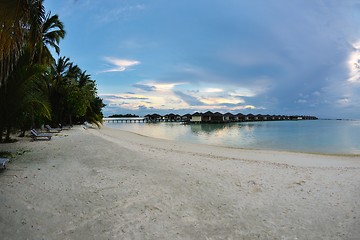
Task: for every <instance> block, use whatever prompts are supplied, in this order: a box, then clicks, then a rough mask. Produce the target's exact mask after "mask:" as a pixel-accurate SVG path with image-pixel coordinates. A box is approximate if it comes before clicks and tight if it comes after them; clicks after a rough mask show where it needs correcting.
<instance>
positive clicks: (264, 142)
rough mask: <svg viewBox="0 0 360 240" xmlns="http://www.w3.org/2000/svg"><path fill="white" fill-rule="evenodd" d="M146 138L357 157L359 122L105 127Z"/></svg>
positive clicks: (144, 124)
mask: <svg viewBox="0 0 360 240" xmlns="http://www.w3.org/2000/svg"><path fill="white" fill-rule="evenodd" d="M106 125H107V126H109V127H113V128H119V129H122V130H126V131H131V132H136V133H139V134H143V135H146V136H151V137H156V138H164V139H170V140H179V141H186V142H194V143H202V144H210V145H221V146H231V147H240V148H256V149H276V150H289V151H301V152H321V153H349V154H350V153H351V154H360V121H335V120H334V121H333V120H331V121H329V120H327V121H325V120H317V121H315V120H312V121H278V122H276V121H274V122H247V123H230V124H190V125H184V124H181V123H170V122H169V123H107V124H106Z"/></svg>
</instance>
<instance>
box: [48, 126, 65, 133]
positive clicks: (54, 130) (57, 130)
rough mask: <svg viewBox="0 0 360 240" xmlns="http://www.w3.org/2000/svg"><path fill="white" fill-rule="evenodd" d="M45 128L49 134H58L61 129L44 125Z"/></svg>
mask: <svg viewBox="0 0 360 240" xmlns="http://www.w3.org/2000/svg"><path fill="white" fill-rule="evenodd" d="M45 128H46V130H47V131H48V132H49V133H59V132H61V130H62V129H61V128H52V127H50V125H45Z"/></svg>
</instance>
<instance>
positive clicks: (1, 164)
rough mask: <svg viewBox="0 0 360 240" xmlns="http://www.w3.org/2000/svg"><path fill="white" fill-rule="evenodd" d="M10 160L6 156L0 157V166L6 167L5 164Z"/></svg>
mask: <svg viewBox="0 0 360 240" xmlns="http://www.w3.org/2000/svg"><path fill="white" fill-rule="evenodd" d="M9 161H10V159H8V158H0V166H2V167H3V168H6V164H7V163H8V162H9Z"/></svg>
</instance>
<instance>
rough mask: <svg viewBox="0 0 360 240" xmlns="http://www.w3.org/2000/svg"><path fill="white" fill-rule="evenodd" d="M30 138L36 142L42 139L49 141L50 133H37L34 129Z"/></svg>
mask: <svg viewBox="0 0 360 240" xmlns="http://www.w3.org/2000/svg"><path fill="white" fill-rule="evenodd" d="M31 137H32V138H33V139H34V140H38V139H44V138H47V140H50V139H51V137H52V134H51V133H38V132H37V131H36V130H35V129H32V130H31Z"/></svg>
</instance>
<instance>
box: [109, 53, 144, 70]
mask: <svg viewBox="0 0 360 240" xmlns="http://www.w3.org/2000/svg"><path fill="white" fill-rule="evenodd" d="M104 59H105V61H106V62H108V63H109V64H111V65H112V66H111V68H110V69H107V70H104V71H102V72H104V73H106V72H123V71H126V70H128V69H130V68H131V67H132V66H136V65H139V64H140V62H139V61H136V60H127V59H120V58H115V57H104Z"/></svg>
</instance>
